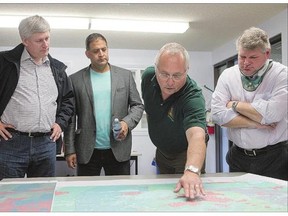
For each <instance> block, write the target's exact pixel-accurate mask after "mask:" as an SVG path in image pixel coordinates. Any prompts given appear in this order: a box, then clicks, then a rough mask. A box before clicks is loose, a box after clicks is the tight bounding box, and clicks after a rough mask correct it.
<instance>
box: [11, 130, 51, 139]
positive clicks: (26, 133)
mask: <svg viewBox="0 0 288 216" xmlns="http://www.w3.org/2000/svg"><path fill="white" fill-rule="evenodd" d="M6 130H8V131H9V132H12V133H17V134H20V135H25V136H29V137H43V136H50V135H51V131H50V132H46V133H43V132H21V131H17V130H15V129H13V128H6Z"/></svg>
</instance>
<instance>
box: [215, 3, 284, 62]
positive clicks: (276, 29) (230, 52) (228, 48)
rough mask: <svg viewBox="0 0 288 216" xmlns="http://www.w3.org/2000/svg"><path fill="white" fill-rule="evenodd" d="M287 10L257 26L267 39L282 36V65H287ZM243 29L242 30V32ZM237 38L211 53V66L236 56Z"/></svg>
mask: <svg viewBox="0 0 288 216" xmlns="http://www.w3.org/2000/svg"><path fill="white" fill-rule="evenodd" d="M287 17H288V9H285V10H283V11H282V12H281V13H279V14H277V15H276V16H274V17H272V18H271V19H269V20H267V21H265V22H264V23H261V24H259V25H258V26H255V27H259V28H262V29H263V30H265V31H266V32H267V34H268V35H269V37H273V36H275V35H278V34H280V33H281V35H282V63H283V64H284V65H287V64H288V62H287V61H288V54H287V52H288V45H287V43H288V42H287V41H288V38H287V26H288V23H287V22H288V21H287ZM244 30H245V29H243V31H244ZM236 39H237V37H236V38H235V39H234V40H232V41H230V42H227V43H226V44H224V45H223V46H221V47H219V48H218V49H215V50H214V51H213V52H212V64H217V63H219V62H221V61H223V60H225V59H227V58H229V57H232V56H234V55H236V54H237V52H236V46H235V41H236Z"/></svg>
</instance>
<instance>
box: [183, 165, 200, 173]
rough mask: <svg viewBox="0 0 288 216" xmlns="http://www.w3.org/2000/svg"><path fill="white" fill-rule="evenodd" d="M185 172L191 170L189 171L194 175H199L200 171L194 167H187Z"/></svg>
mask: <svg viewBox="0 0 288 216" xmlns="http://www.w3.org/2000/svg"><path fill="white" fill-rule="evenodd" d="M185 170H189V171H191V172H193V173H197V174H199V169H198V168H197V167H194V166H192V165H190V166H187V167H186V168H185Z"/></svg>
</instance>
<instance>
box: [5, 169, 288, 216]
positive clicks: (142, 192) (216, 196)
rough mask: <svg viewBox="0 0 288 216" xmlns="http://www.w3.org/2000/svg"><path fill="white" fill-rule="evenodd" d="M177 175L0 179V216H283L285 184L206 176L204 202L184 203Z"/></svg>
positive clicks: (236, 175)
mask: <svg viewBox="0 0 288 216" xmlns="http://www.w3.org/2000/svg"><path fill="white" fill-rule="evenodd" d="M180 176H181V175H148V176H141V175H134V176H93V177H91V176H76V177H73V178H71V177H54V178H22V179H3V180H2V181H0V193H1V194H5V196H0V212H1V211H6V212H10V211H13V212H39V211H40V212H126V213H127V212H178V213H179V212H212V213H215V212H230V213H231V212H235V211H237V212H258V213H259V212H287V210H288V209H287V181H282V180H277V179H272V178H267V177H263V176H258V175H253V174H245V173H216V174H204V175H203V177H202V182H203V185H204V188H205V190H206V196H204V197H197V198H196V199H194V200H190V201H187V200H186V198H184V197H182V195H181V194H182V193H178V194H175V193H174V192H173V189H174V187H175V185H176V183H177V182H178V180H179V177H180Z"/></svg>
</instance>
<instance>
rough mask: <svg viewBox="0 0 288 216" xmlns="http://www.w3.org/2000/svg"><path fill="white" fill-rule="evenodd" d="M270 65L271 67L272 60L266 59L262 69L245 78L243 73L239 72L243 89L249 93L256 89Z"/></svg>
mask: <svg viewBox="0 0 288 216" xmlns="http://www.w3.org/2000/svg"><path fill="white" fill-rule="evenodd" d="M272 65H273V62H272V60H269V59H268V60H267V61H266V62H265V64H264V65H263V67H262V68H260V69H259V70H258V71H257V72H256V73H254V74H253V75H252V76H245V75H244V74H243V72H242V71H241V70H240V72H241V81H242V86H243V88H244V89H245V90H247V91H249V92H252V91H255V90H256V89H257V88H258V86H259V85H260V84H261V82H262V80H263V78H264V76H265V74H266V73H267V71H269V70H270V69H271V67H272Z"/></svg>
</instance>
